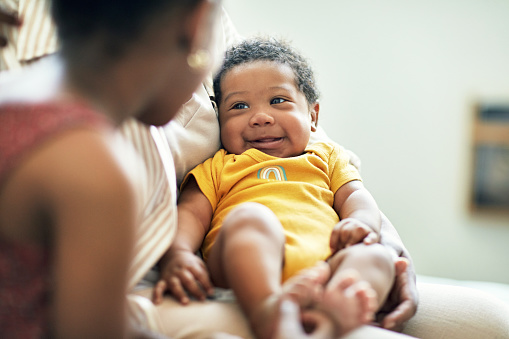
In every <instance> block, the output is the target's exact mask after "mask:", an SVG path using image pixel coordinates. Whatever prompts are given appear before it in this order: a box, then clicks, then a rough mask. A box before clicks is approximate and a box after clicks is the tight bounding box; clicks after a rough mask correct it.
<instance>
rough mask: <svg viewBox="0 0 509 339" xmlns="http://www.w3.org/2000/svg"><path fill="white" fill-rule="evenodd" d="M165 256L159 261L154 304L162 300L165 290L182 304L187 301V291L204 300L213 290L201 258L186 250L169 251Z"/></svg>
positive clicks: (153, 298)
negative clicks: (159, 272)
mask: <svg viewBox="0 0 509 339" xmlns="http://www.w3.org/2000/svg"><path fill="white" fill-rule="evenodd" d="M170 251H171V250H170ZM165 256H166V257H167V259H168V260H163V261H162V262H161V276H160V278H159V281H158V282H157V284H156V286H155V287H154V291H153V295H152V300H153V302H154V303H155V304H159V303H161V302H162V300H163V295H164V292H165V291H170V292H171V294H172V295H173V296H174V297H175V299H177V300H178V301H179V302H181V303H182V304H187V303H189V297H188V293H189V294H190V295H192V296H193V297H195V298H197V299H199V300H204V299H205V298H206V297H207V295H211V294H212V293H213V292H214V288H213V286H212V283H211V282H210V277H209V273H208V271H207V267H206V266H205V263H204V262H203V260H201V258H199V257H198V256H196V255H195V254H194V253H192V252H190V251H187V250H175V251H171V252H168V253H167V255H165Z"/></svg>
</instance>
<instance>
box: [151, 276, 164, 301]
mask: <svg viewBox="0 0 509 339" xmlns="http://www.w3.org/2000/svg"><path fill="white" fill-rule="evenodd" d="M167 288H168V285H167V283H166V281H165V280H163V279H161V280H159V281H158V282H157V284H156V285H155V286H154V290H153V291H152V302H153V303H154V304H156V305H157V304H160V303H162V302H163V295H164V292H166V289H167Z"/></svg>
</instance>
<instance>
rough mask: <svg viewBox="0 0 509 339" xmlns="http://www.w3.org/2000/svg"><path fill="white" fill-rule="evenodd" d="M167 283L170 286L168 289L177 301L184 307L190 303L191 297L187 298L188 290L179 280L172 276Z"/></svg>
mask: <svg viewBox="0 0 509 339" xmlns="http://www.w3.org/2000/svg"><path fill="white" fill-rule="evenodd" d="M166 283H167V284H168V289H169V290H170V292H171V294H172V295H173V297H174V298H175V299H177V300H178V301H179V302H180V303H181V304H184V305H186V304H188V303H189V297H188V296H187V293H186V290H185V288H184V286H183V285H182V282H181V281H180V279H179V278H177V277H176V276H172V277H170V278H168V279H167V281H166Z"/></svg>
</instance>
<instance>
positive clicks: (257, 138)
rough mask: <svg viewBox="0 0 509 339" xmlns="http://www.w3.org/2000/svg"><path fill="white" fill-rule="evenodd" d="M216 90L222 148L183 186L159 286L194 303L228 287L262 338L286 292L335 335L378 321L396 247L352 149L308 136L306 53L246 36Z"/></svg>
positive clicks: (312, 101) (313, 92) (313, 93)
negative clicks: (329, 324)
mask: <svg viewBox="0 0 509 339" xmlns="http://www.w3.org/2000/svg"><path fill="white" fill-rule="evenodd" d="M214 90H215V93H216V102H217V104H218V109H219V122H220V126H221V141H222V145H223V149H221V150H219V151H218V152H217V153H216V154H215V155H214V157H213V158H211V159H208V160H207V161H205V162H204V163H202V164H201V165H199V166H197V167H196V168H195V169H193V170H192V171H191V172H190V173H189V174H188V176H187V177H186V178H185V180H184V183H183V184H182V191H181V195H180V198H179V203H178V223H179V229H178V233H177V236H176V239H175V241H174V243H173V245H172V246H171V248H170V249H169V250H168V252H167V253H166V255H165V256H164V258H163V259H162V261H161V270H162V271H161V272H162V273H161V281H160V282H159V283H158V285H157V287H156V291H157V293H159V295H162V292H163V291H164V290H166V289H168V290H169V291H170V292H171V293H172V294H173V296H174V297H175V298H177V299H178V300H180V302H182V303H183V304H186V303H187V302H188V301H189V297H188V295H191V296H193V297H196V298H198V299H202V300H203V299H204V298H205V297H206V296H207V295H208V294H210V293H212V286H218V287H223V288H231V289H233V291H234V292H235V295H236V297H237V299H238V302H239V304H240V306H241V307H242V309H243V311H244V312H245V314H246V316H247V318H248V320H249V321H250V324H251V327H252V329H253V332H254V333H255V334H256V336H257V337H258V338H271V336H272V335H273V333H274V330H275V326H276V323H277V321H276V320H277V316H278V307H277V305H278V304H279V301H280V300H281V299H282V298H286V297H287V296H290V297H293V298H295V299H296V300H297V302H298V303H299V305H300V306H301V308H302V309H303V310H305V309H308V308H311V309H318V310H321V311H323V312H325V313H327V314H328V315H329V316H330V317H331V318H332V319H333V320H334V322H335V323H336V325H337V326H336V327H337V335H338V336H340V335H343V334H344V333H346V332H349V331H351V330H352V329H354V328H356V327H358V326H361V325H363V324H365V323H367V322H369V321H371V320H372V319H373V316H374V313H375V312H376V311H377V310H378V309H379V308H380V307H381V305H383V303H384V301H385V299H386V297H387V295H388V293H389V291H390V290H391V287H392V284H393V280H394V276H395V259H394V257H395V256H393V255H392V253H390V252H389V250H388V249H386V248H385V247H384V246H382V245H381V244H379V243H378V241H379V238H380V224H381V218H380V212H379V209H378V206H377V204H376V202H375V200H374V199H373V197H372V196H371V194H370V193H369V192H368V191H367V190H366V188H365V187H364V186H363V184H362V182H361V177H360V175H359V173H358V171H357V169H356V168H355V167H354V166H352V165H351V164H350V163H349V156H348V154H347V153H346V151H345V150H344V149H343V148H342V147H340V146H338V145H336V144H334V143H324V142H317V143H314V144H310V145H308V143H309V140H310V134H311V132H312V131H315V130H316V127H317V121H318V113H319V109H320V106H319V104H318V91H317V89H316V86H315V81H314V76H313V72H312V70H311V69H310V67H309V65H308V63H307V62H306V61H305V60H304V59H303V58H302V57H301V56H300V55H299V54H298V53H296V52H295V51H294V50H293V49H292V48H291V47H289V46H288V45H286V44H284V43H282V42H279V41H277V40H274V39H259V38H256V39H251V40H247V41H244V42H242V43H241V44H240V45H238V46H235V47H233V48H231V49H230V50H229V51H227V54H226V60H225V63H224V64H223V67H222V69H221V70H220V72H219V74H218V76H217V77H216V79H215V83H214ZM200 248H201V252H202V255H203V258H204V260H203V261H202V259H201V258H200V257H198V256H196V255H195V253H196V252H197V250H199V249H200ZM324 262H326V264H325V263H324ZM405 265H406V264H405V263H404V262H401V261H399V262H397V265H396V266H397V267H398V270H400V269H404V268H405Z"/></svg>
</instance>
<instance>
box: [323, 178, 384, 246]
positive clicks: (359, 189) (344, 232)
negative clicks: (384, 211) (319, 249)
mask: <svg viewBox="0 0 509 339" xmlns="http://www.w3.org/2000/svg"><path fill="white" fill-rule="evenodd" d="M334 209H335V210H336V212H337V213H338V215H339V218H340V220H341V221H340V222H339V223H338V224H337V225H336V226H335V227H334V229H333V231H332V234H331V240H330V247H331V250H332V253H335V252H336V251H338V250H340V249H342V248H344V247H347V246H350V245H354V244H357V243H360V242H364V243H365V244H373V243H376V242H378V241H379V239H380V228H381V217H380V211H379V209H378V206H377V204H376V202H375V199H374V198H373V196H371V194H370V193H369V192H368V190H367V189H366V188H365V187H364V185H363V184H362V182H360V181H358V180H354V181H350V182H349V183H347V184H345V185H343V186H341V187H340V188H339V189H338V190H337V191H336V194H335V195H334Z"/></svg>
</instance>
